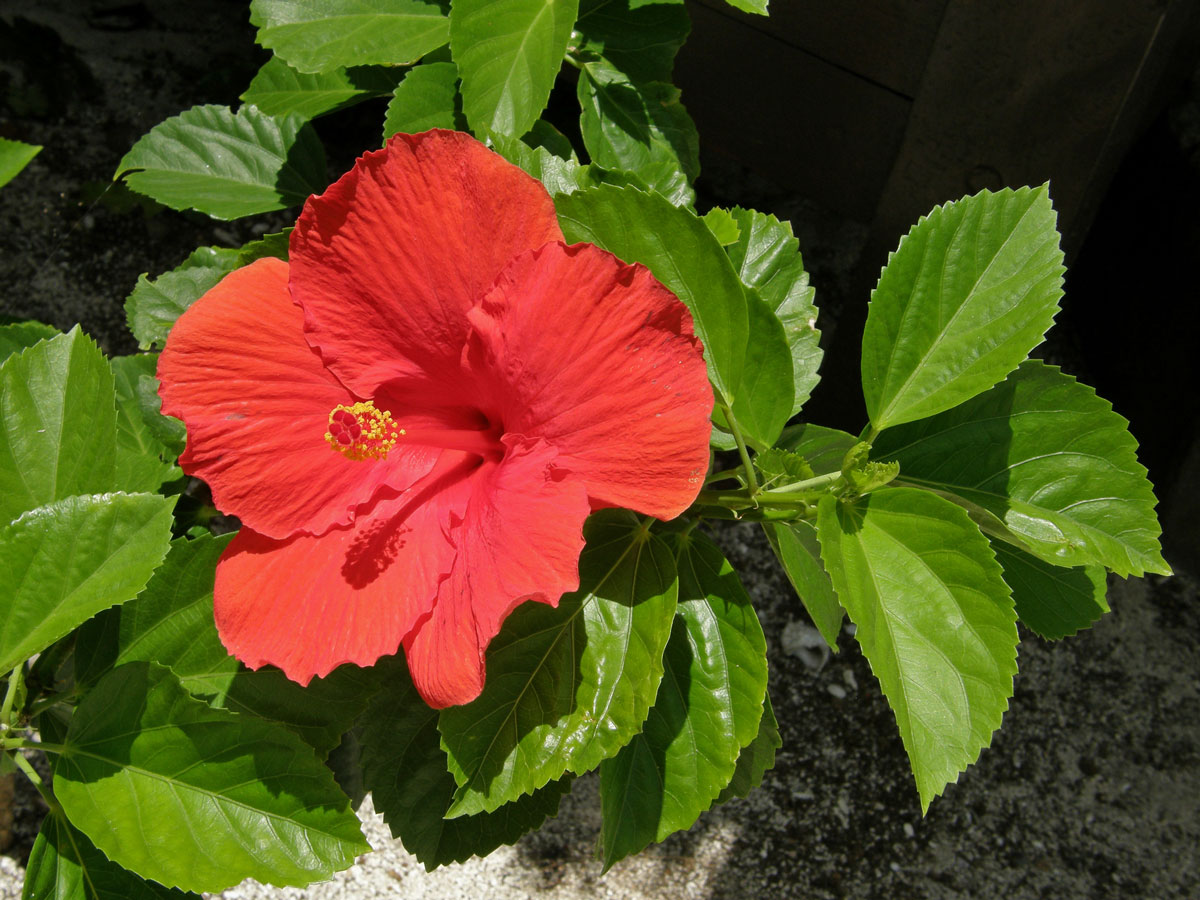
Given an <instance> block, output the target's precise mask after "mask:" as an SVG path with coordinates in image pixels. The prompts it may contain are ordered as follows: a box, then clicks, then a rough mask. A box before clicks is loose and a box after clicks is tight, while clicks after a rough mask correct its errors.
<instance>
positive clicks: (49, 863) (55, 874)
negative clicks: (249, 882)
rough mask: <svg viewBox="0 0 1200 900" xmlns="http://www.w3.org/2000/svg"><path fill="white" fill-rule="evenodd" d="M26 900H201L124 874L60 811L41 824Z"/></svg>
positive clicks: (28, 870) (27, 873) (28, 869)
mask: <svg viewBox="0 0 1200 900" xmlns="http://www.w3.org/2000/svg"><path fill="white" fill-rule="evenodd" d="M21 896H22V897H23V898H24V900H200V895H199V894H191V893H188V894H185V893H183V892H182V891H178V890H174V889H172V888H165V887H163V886H162V885H160V884H155V883H154V882H153V881H145V880H144V879H142V878H140V877H139V876H137V875H135V874H134V873H133V872H130V871H129V870H128V869H122V868H121V867H120V866H118V865H117V864H116V863H112V862H109V861H108V859H107V858H106V857H105V856H104V854H103V853H101V852H100V851H99V850H97V849H96V847H95V845H93V844H92V842H91V841H89V840H88V839H87V836H86V835H85V834H83V832H81V831H79V830H78V829H76V828H74V827H72V825H71V823H70V822H68V821H67V818H66V816H64V815H63V814H62V812H61V811H59V810H52V811H51V812H50V814H49V815H47V816H46V818H45V819H43V820H42V827H41V830H40V831H39V832H38V836H37V840H36V841H34V843H33V849H32V850H31V851H30V853H29V863H28V864H27V865H26V867H25V889H24V891H23V892H22V894H21Z"/></svg>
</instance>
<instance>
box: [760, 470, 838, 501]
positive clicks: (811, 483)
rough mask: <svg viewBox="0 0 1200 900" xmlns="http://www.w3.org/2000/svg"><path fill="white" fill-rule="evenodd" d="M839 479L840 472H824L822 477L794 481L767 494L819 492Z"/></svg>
mask: <svg viewBox="0 0 1200 900" xmlns="http://www.w3.org/2000/svg"><path fill="white" fill-rule="evenodd" d="M841 477H842V473H841V472H826V473H825V474H824V475H817V476H816V477H814V478H806V479H805V480H804V481H794V482H792V483H791V484H785V485H784V486H783V487H777V488H774V489H772V490H771V491H769V492H768V493H770V494H772V495H773V494H791V493H794V492H796V491H819V490H821V489H822V488H824V487H827V486H828V485H831V484H833V483H834V482H835V481H837V480H838V479H839V478H841ZM760 496H761V495H760Z"/></svg>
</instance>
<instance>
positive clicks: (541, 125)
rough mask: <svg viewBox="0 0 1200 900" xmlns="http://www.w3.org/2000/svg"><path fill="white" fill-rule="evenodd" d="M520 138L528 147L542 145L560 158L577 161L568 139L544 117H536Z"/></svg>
mask: <svg viewBox="0 0 1200 900" xmlns="http://www.w3.org/2000/svg"><path fill="white" fill-rule="evenodd" d="M521 140H522V141H524V142H525V143H526V144H528V145H529V146H530V147H544V148H546V150H547V151H548V152H550V153H552V154H554V155H555V156H557V157H560V158H562V159H569V160H571V161H573V162H578V161H579V158H578V157H577V156H576V155H575V148H574V147H572V146H571V141H570V139H569V138H568V137H567V136H566V135H565V134H563V133H562V132H561V131H559V130H558V129H557V128H555V127H554V126H553V125H551V124H550V123H549V122H547V121H546V120H545V119H538V120H537V121H536V122H534V123H533V126H532V127H531V128H530V129H529V131H528V132H527V133H526V134H525V135H524V136H523V137H522V138H521Z"/></svg>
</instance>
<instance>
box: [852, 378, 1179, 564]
mask: <svg viewBox="0 0 1200 900" xmlns="http://www.w3.org/2000/svg"><path fill="white" fill-rule="evenodd" d="M1136 451H1137V442H1136V441H1134V439H1133V436H1132V435H1131V434H1130V433H1129V423H1128V422H1127V421H1126V420H1125V419H1123V418H1122V417H1121V416H1119V415H1117V414H1116V413H1115V412H1113V410H1112V406H1111V404H1109V403H1108V401H1106V400H1103V399H1101V398H1100V397H1097V396H1096V393H1095V391H1093V390H1092V389H1091V388H1090V387H1088V386H1087V385H1083V384H1080V383H1079V382H1077V381H1076V380H1075V379H1074V378H1072V377H1071V376H1069V375H1064V374H1063V373H1062V372H1060V371H1059V370H1058V369H1057V368H1055V367H1054V366H1047V365H1045V364H1044V363H1042V362H1039V361H1037V360H1029V361H1027V362H1025V363H1024V364H1022V365H1021V367H1020V368H1018V369H1017V370H1016V371H1015V372H1013V373H1012V374H1011V375H1010V376H1009V377H1008V379H1007V380H1005V381H1004V382H1002V383H1001V384H998V385H996V386H995V387H994V388H992V390H990V391H988V392H986V393H984V394H981V395H979V396H977V397H975V398H973V399H971V400H969V401H968V402H966V403H964V404H962V405H961V406H959V407H957V408H955V409H952V410H949V411H948V412H945V413H942V414H941V415H938V416H935V417H933V418H931V419H927V420H924V421H921V422H914V423H912V424H908V425H904V426H902V427H899V428H895V429H889V430H888V431H885V432H884V433H883V434H881V435H880V436H879V437H878V438H877V439H876V441H875V448H874V451H873V452H874V455H875V456H878V457H880V458H884V459H895V460H898V461H899V463H900V469H901V473H902V476H903V478H904V480H905V481H906V482H909V483H916V484H921V485H922V486H925V487H929V488H931V489H934V490H938V491H942V492H945V493H947V494H952V495H954V497H953V498H952V499H954V498H959V499H961V500H962V501H964V504H965V505H970V506H974V507H976V508H978V509H979V510H982V511H983V512H984V513H985V514H986V516H988V517H989V518H994V522H993V525H994V526H995V528H997V529H999V536H1001V537H1007V538H1008V539H1010V540H1015V541H1017V542H1018V543H1019V544H1021V545H1023V547H1024V548H1025V549H1026V550H1028V551H1029V552H1031V553H1033V554H1034V555H1035V556H1038V557H1040V558H1041V559H1043V560H1045V561H1046V562H1050V563H1054V564H1055V565H1060V566H1081V565H1102V566H1107V567H1108V568H1110V569H1111V570H1112V571H1114V572H1116V573H1117V574H1118V575H1122V576H1127V575H1131V574H1132V575H1141V574H1142V573H1143V572H1147V571H1149V572H1158V573H1161V574H1167V573H1168V572H1170V569H1169V568H1168V566H1167V564H1166V562H1164V560H1163V558H1162V555H1161V552H1160V549H1159V544H1158V535H1159V533H1160V528H1159V525H1158V520H1157V519H1156V518H1155V515H1154V493H1153V490H1152V488H1151V486H1150V482H1149V481H1147V479H1146V470H1145V468H1143V467H1142V465H1141V464H1140V463H1139V462H1138V461H1137V452H1136ZM984 527H985V528H987V529H988V530H989V532H992V531H993V530H994V529H993V528H992V527H989V526H988V524H987V523H986V522H985V523H984Z"/></svg>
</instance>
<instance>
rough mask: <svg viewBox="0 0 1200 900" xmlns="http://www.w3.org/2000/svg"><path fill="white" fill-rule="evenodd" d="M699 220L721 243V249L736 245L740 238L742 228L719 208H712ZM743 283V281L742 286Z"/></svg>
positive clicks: (731, 216) (725, 211) (728, 212)
mask: <svg viewBox="0 0 1200 900" xmlns="http://www.w3.org/2000/svg"><path fill="white" fill-rule="evenodd" d="M701 218H703V219H704V224H705V225H707V226H708V230H709V231H711V232H712V233H713V234H714V235H715V236H716V238H717V240H718V241H720V242H721V246H722V247H728V246H729V245H730V244H736V243H737V242H738V238H740V237H741V236H742V228H741V226H740V225H738V223H737V219H735V218H734V217H733V214H732V213H730V211H729V210H727V209H722V208H721V207H719V206H714V207H713V208H712V209H710V210H709V211H708V212H706V213H705V214H704V215H703V216H702V217H701ZM744 283H745V282H744V281H743V284H744Z"/></svg>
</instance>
